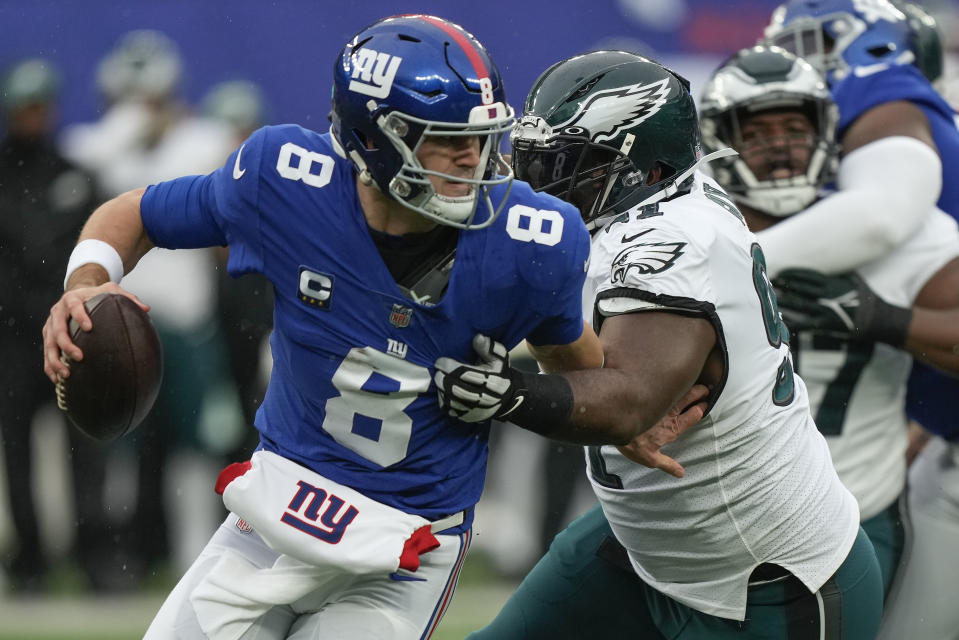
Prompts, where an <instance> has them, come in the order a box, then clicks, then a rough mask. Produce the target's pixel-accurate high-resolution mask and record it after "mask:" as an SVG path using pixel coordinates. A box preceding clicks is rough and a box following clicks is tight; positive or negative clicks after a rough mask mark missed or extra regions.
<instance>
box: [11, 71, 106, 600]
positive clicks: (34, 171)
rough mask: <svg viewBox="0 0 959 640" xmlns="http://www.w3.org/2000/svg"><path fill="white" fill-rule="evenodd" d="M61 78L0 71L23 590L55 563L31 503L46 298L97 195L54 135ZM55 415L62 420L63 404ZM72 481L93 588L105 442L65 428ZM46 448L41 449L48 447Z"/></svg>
mask: <svg viewBox="0 0 959 640" xmlns="http://www.w3.org/2000/svg"><path fill="white" fill-rule="evenodd" d="M59 84H60V78H59V75H58V72H57V71H56V70H55V69H54V68H53V67H52V63H51V62H50V61H49V60H46V59H42V58H31V59H27V60H22V61H20V62H18V63H16V64H15V65H13V66H12V67H10V68H8V69H6V70H5V73H4V75H3V76H2V79H0V115H2V118H3V129H4V134H3V138H2V140H0V354H3V366H2V367H0V390H2V392H0V393H2V396H0V432H2V434H3V448H4V460H5V463H6V471H7V488H8V491H9V500H10V508H11V512H12V515H13V525H14V533H15V535H16V540H15V542H14V549H13V550H12V551H8V552H7V553H5V554H4V565H5V566H6V568H7V569H8V570H9V572H10V574H11V577H12V578H13V584H12V586H13V587H14V588H15V589H17V590H20V591H34V590H37V589H40V588H42V587H43V586H44V580H45V578H46V575H47V573H48V570H49V569H50V568H51V560H52V559H51V558H49V557H47V556H46V551H45V549H44V538H43V537H42V536H41V535H40V531H39V529H38V526H37V514H36V509H35V507H34V498H35V496H34V484H33V481H32V480H33V469H34V466H33V462H34V461H35V460H36V459H37V458H36V457H35V456H34V447H33V446H31V445H32V439H33V429H32V428H31V427H32V425H33V422H34V419H35V418H36V417H37V414H38V411H39V410H40V409H41V408H42V407H44V406H48V405H50V404H52V403H53V400H54V398H53V396H51V395H50V388H49V385H48V384H46V381H45V380H44V379H43V376H42V375H39V373H40V372H38V371H37V366H36V365H37V354H38V353H39V349H40V343H39V341H38V339H37V335H36V330H37V328H38V327H42V322H43V318H44V316H45V315H46V314H47V312H48V307H49V304H50V302H49V301H50V297H51V296H54V295H58V292H59V291H61V290H62V288H63V282H62V278H61V277H60V273H59V272H60V271H61V270H62V269H64V268H65V266H66V263H65V261H64V256H65V255H66V254H65V251H67V250H69V248H70V247H71V246H72V245H73V244H74V243H75V242H76V237H77V235H78V234H79V232H80V227H81V225H82V224H83V220H84V219H85V218H86V216H87V215H88V214H89V212H90V210H92V208H93V207H94V206H95V205H96V204H97V199H98V198H99V197H100V194H99V193H98V191H97V188H96V185H95V183H94V181H93V178H92V176H90V175H89V174H87V173H85V172H83V171H82V170H80V169H79V168H78V167H77V166H76V165H74V164H73V163H71V162H70V161H68V160H66V159H64V157H63V156H62V155H61V154H60V153H59V152H58V151H57V149H56V146H55V144H54V134H55V132H56V128H57V118H58V114H57V104H58V100H59V95H58V93H59ZM57 421H58V422H57V424H58V426H62V424H63V420H62V417H61V416H60V414H59V413H57ZM68 433H69V443H70V462H71V467H72V470H73V482H72V486H73V488H74V489H76V490H77V491H76V500H77V502H76V505H75V516H76V530H75V533H76V536H75V540H73V543H74V544H75V546H76V552H77V554H78V555H77V556H76V557H77V559H78V560H79V561H80V564H81V567H82V568H83V569H84V570H85V571H86V572H87V577H89V578H90V582H91V585H92V586H93V587H95V588H96V587H99V586H100V582H99V580H98V576H99V574H98V573H97V570H98V567H99V564H100V563H101V562H102V560H103V557H102V556H103V555H105V550H104V549H105V547H109V545H108V542H107V541H106V540H105V539H104V536H105V534H106V531H104V530H103V526H104V520H103V505H102V495H101V494H99V493H97V492H86V491H84V490H83V487H85V486H102V480H101V478H102V475H103V473H104V457H103V453H102V447H101V446H100V445H97V444H96V443H94V442H93V441H91V440H89V439H87V438H86V437H85V436H83V435H81V434H80V433H79V432H78V431H77V430H75V429H72V428H71V429H69V432H68ZM46 453H47V452H46V451H44V454H46Z"/></svg>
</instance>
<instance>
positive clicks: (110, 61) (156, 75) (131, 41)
mask: <svg viewBox="0 0 959 640" xmlns="http://www.w3.org/2000/svg"><path fill="white" fill-rule="evenodd" d="M182 75H183V60H182V58H181V56H180V51H179V47H178V46H177V44H176V43H175V42H174V41H173V40H171V39H170V38H169V37H168V36H166V35H165V34H164V33H162V32H160V31H156V30H153V29H138V30H136V31H130V32H129V33H126V34H125V35H124V36H123V37H121V38H120V40H119V41H118V42H117V44H116V46H115V47H114V48H113V49H112V50H111V51H110V53H108V54H107V55H106V57H105V58H103V60H101V61H100V64H99V66H98V67H97V87H98V88H99V89H100V91H102V92H103V94H104V95H105V96H106V97H107V99H108V100H109V101H110V102H116V101H117V100H122V99H125V98H143V99H162V98H167V97H169V96H171V95H173V94H174V93H176V91H177V90H178V88H179V84H180V80H181V77H182Z"/></svg>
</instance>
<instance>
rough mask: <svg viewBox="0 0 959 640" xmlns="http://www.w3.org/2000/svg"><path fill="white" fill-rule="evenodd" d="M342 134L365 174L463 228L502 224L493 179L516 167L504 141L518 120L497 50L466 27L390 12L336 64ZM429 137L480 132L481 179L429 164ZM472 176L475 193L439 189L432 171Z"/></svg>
mask: <svg viewBox="0 0 959 640" xmlns="http://www.w3.org/2000/svg"><path fill="white" fill-rule="evenodd" d="M330 119H331V121H332V123H333V124H332V127H331V131H332V133H333V138H334V142H335V143H337V144H338V145H339V146H340V147H341V149H340V150H341V151H343V153H344V155H345V156H346V157H348V158H349V159H350V160H351V161H352V162H353V164H354V166H355V167H356V170H357V172H358V173H359V177H360V179H361V180H362V181H363V182H364V183H366V184H375V185H376V186H377V187H378V188H379V189H380V191H382V192H383V193H384V194H386V195H388V196H389V197H391V198H393V199H394V200H396V201H397V202H400V203H402V204H403V205H405V206H406V207H409V208H410V209H413V210H414V211H417V212H418V213H420V214H422V215H424V216H426V217H428V218H430V219H432V220H434V221H436V222H439V223H442V224H445V225H449V226H453V227H458V228H461V229H474V228H482V227H486V226H488V225H490V224H492V222H493V220H495V219H496V216H497V215H499V212H500V209H502V207H503V204H504V203H505V201H506V194H508V189H507V190H506V191H505V192H504V195H503V197H502V198H501V199H500V201H499V202H498V203H497V204H496V205H495V206H494V204H493V202H492V201H491V198H490V189H491V187H492V186H493V185H498V184H507V185H509V184H511V183H512V180H513V173H512V170H511V169H510V167H509V165H508V164H507V163H506V162H505V161H504V160H503V157H502V155H501V154H500V142H501V140H502V138H503V136H504V135H505V134H506V133H508V132H509V130H510V128H511V127H512V126H513V124H514V122H515V117H514V113H513V110H512V109H511V108H510V106H509V105H508V104H507V102H506V93H505V91H504V89H503V81H502V78H501V77H500V74H499V71H498V70H497V68H496V65H495V64H493V61H492V59H491V58H490V56H489V53H488V52H487V51H486V48H485V47H483V45H482V44H480V43H479V41H477V40H476V38H474V37H473V36H472V35H471V34H469V33H468V32H467V31H465V30H464V29H463V28H462V27H460V26H458V25H456V24H453V23H452V22H449V21H447V20H443V19H442V18H436V17H433V16H428V15H418V14H417V15H401V16H393V17H390V18H386V19H384V20H380V21H379V22H376V23H374V24H372V25H371V26H369V27H367V28H366V29H364V30H363V31H361V32H360V33H358V34H357V35H356V36H355V37H354V38H353V39H352V40H351V41H350V42H349V43H348V44H347V45H346V46H345V47H344V48H343V50H342V52H341V53H340V57H339V59H338V60H337V63H336V66H335V68H334V71H333V108H332V114H331V116H330ZM427 136H479V137H480V141H481V150H480V152H481V153H480V163H479V165H478V166H477V169H476V172H475V173H474V175H473V176H472V177H471V178H463V177H457V176H451V175H449V174H443V173H440V172H437V171H430V170H427V169H425V168H424V167H423V166H422V165H421V164H420V162H419V160H418V159H417V157H416V154H417V151H418V150H419V148H420V146H421V144H422V143H423V140H424V139H425V138H426V137H427ZM430 175H434V176H439V177H442V178H444V179H447V180H454V181H459V182H465V183H468V184H470V185H472V189H471V191H470V194H469V195H465V196H460V197H449V196H444V195H442V194H439V193H437V192H436V191H435V190H434V189H433V186H432V184H431V183H430V180H429V176H430Z"/></svg>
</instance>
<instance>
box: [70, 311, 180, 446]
mask: <svg viewBox="0 0 959 640" xmlns="http://www.w3.org/2000/svg"><path fill="white" fill-rule="evenodd" d="M85 306H86V309H87V313H88V314H89V315H90V320H91V321H92V322H93V329H91V330H90V331H89V332H88V331H83V330H82V329H80V325H79V324H77V322H76V321H74V320H73V319H71V320H70V326H69V329H70V339H71V340H73V342H74V344H76V345H77V346H78V347H80V350H81V351H83V360H80V361H79V362H74V361H72V360H70V359H69V358H68V357H67V356H66V355H64V354H62V353H61V359H62V360H63V361H64V362H66V363H67V364H69V365H70V377H68V378H66V379H65V380H61V381H60V382H59V383H58V384H57V405H58V406H59V407H60V408H61V409H63V410H64V411H65V412H66V414H67V416H69V418H70V421H71V422H73V424H74V425H76V427H77V428H78V429H80V431H82V432H83V433H85V434H87V435H88V436H90V437H91V438H93V439H95V440H100V441H109V440H114V439H116V438H119V437H120V436H122V435H124V434H125V433H127V432H129V431H131V430H132V429H134V428H135V427H136V426H137V425H138V424H140V422H142V421H143V418H145V417H146V415H147V413H149V411H150V408H151V407H152V406H153V402H154V401H155V400H156V397H157V393H158V392H159V390H160V382H161V381H162V379H163V349H162V348H161V346H160V337H159V335H157V330H156V327H154V326H153V322H151V321H150V316H149V315H148V314H147V313H146V312H145V311H143V310H142V309H141V308H140V307H139V306H137V304H136V303H135V302H133V301H132V300H130V299H129V298H127V297H126V296H123V295H120V294H116V293H104V294H100V295H98V296H95V297H93V298H90V299H89V300H87V302H86V305H85Z"/></svg>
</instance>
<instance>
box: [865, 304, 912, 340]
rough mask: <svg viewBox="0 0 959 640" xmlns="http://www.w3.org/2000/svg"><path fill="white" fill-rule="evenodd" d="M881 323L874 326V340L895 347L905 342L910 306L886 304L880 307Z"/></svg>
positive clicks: (910, 316) (907, 333)
mask: <svg viewBox="0 0 959 640" xmlns="http://www.w3.org/2000/svg"><path fill="white" fill-rule="evenodd" d="M882 316H883V320H882V324H880V325H879V326H877V327H876V332H875V336H874V338H875V340H876V341H877V342H885V343H886V344H888V345H892V346H894V347H897V348H901V347H902V346H903V345H904V344H906V338H907V337H908V336H909V323H910V322H912V307H897V306H896V305H892V304H888V305H885V306H884V308H883V309H882Z"/></svg>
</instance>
